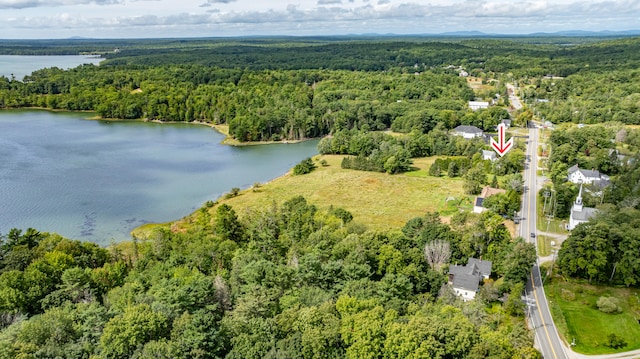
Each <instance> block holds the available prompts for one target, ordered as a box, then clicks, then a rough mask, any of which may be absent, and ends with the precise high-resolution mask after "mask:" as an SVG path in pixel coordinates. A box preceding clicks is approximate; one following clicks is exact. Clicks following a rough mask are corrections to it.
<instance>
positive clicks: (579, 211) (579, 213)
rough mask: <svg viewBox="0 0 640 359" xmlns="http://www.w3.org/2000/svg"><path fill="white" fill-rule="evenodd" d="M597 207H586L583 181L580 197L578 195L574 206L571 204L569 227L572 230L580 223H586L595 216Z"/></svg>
mask: <svg viewBox="0 0 640 359" xmlns="http://www.w3.org/2000/svg"><path fill="white" fill-rule="evenodd" d="M596 212H598V210H597V209H595V208H591V207H585V206H584V205H583V204H582V183H581V184H580V192H578V197H576V201H575V202H573V206H571V215H570V216H569V224H568V225H567V229H568V230H570V231H572V230H573V229H574V228H576V226H577V225H579V224H580V223H585V222H587V221H589V218H591V217H593V216H594V215H595V214H596Z"/></svg>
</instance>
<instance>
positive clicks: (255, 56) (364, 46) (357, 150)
mask: <svg viewBox="0 0 640 359" xmlns="http://www.w3.org/2000/svg"><path fill="white" fill-rule="evenodd" d="M115 49H118V50H117V51H115ZM78 53H96V54H98V53H99V54H101V55H102V56H104V57H105V61H104V62H103V63H101V64H100V66H94V65H84V66H80V67H77V68H75V69H70V70H66V71H65V70H61V69H57V68H49V69H42V70H38V71H35V72H34V73H32V74H31V75H29V76H26V77H25V78H24V79H9V78H6V77H0V108H30V107H39V108H45V109H51V110H72V111H93V112H95V113H96V114H97V115H98V116H99V117H102V118H106V119H142V120H156V121H178V122H205V123H208V124H214V125H228V128H229V134H230V135H231V136H232V137H234V138H235V139H237V140H239V141H243V142H247V141H249V142H250V141H282V140H299V139H305V138H312V137H324V138H323V139H322V140H321V142H320V144H319V148H318V149H319V152H320V153H322V154H342V155H347V156H346V157H345V159H344V160H343V163H342V166H343V167H344V168H350V169H359V170H369V171H380V172H387V173H389V174H395V173H398V172H403V171H409V170H411V164H412V163H411V161H412V159H413V158H415V157H424V156H436V155H437V156H446V157H441V158H438V159H437V160H436V161H434V163H433V165H432V166H431V168H429V175H431V176H438V177H439V176H443V175H445V174H446V175H447V176H448V177H452V178H453V177H462V178H464V189H465V190H466V191H467V192H468V193H469V194H474V193H478V192H479V191H480V189H481V188H482V186H484V185H487V184H491V185H493V186H496V185H497V184H498V183H500V186H501V187H503V188H507V189H508V192H507V193H506V194H504V195H496V196H494V197H492V198H493V199H490V200H488V201H487V206H488V207H490V208H491V209H492V211H486V212H484V213H482V214H473V213H468V212H459V213H455V214H454V215H452V216H451V217H450V218H447V219H446V221H445V220H443V219H442V218H440V217H439V215H438V214H437V213H425V214H424V215H423V216H420V217H416V218H413V219H411V220H409V221H408V222H406V224H405V225H404V226H403V227H402V228H401V229H395V230H393V229H391V230H387V231H372V230H369V229H367V228H366V227H365V226H364V225H362V224H360V223H359V222H358V218H354V216H353V215H352V214H351V213H350V212H348V211H347V210H346V209H343V208H334V207H330V208H318V207H316V206H315V205H314V204H313V203H310V202H308V201H307V199H305V198H304V197H294V198H290V199H283V200H285V201H284V202H283V203H280V204H276V203H273V205H271V206H265V207H264V208H260V209H254V210H252V211H249V212H248V213H243V214H242V215H239V214H238V213H236V211H235V210H234V208H232V207H230V206H228V205H225V204H216V203H215V202H213V201H211V202H207V204H206V205H205V206H204V207H203V208H201V209H199V210H197V211H196V213H195V214H194V215H192V216H191V217H189V221H190V222H189V224H188V226H186V227H185V228H184V230H183V231H171V230H170V229H162V228H160V229H156V230H155V231H154V232H153V233H151V235H150V236H149V237H148V238H132V241H131V242H128V243H120V244H114V245H111V246H109V247H108V248H101V247H99V246H97V245H94V244H91V243H86V242H80V241H75V240H70V239H66V238H62V237H60V236H59V235H56V234H52V233H44V232H39V231H37V230H35V229H27V230H24V231H23V230H20V229H13V230H10V231H9V232H8V233H3V234H2V235H0V329H1V330H0V358H43V357H47V358H48V357H56V358H57V357H59V358H343V357H347V358H418V357H429V358H513V357H519V358H539V357H540V354H539V352H537V351H536V350H535V349H534V348H533V338H532V335H531V333H530V332H529V331H528V329H527V327H526V325H525V322H524V318H523V317H522V316H523V314H524V308H525V307H524V303H523V302H522V301H521V299H520V295H521V293H522V291H523V288H524V283H525V282H526V279H527V276H528V274H529V272H530V269H531V265H532V263H534V262H535V260H536V249H535V247H534V246H533V245H532V244H528V243H525V241H524V240H523V239H522V238H512V236H511V234H510V232H509V230H508V229H507V228H506V227H505V225H504V223H505V220H504V219H505V218H507V217H509V216H511V215H512V213H513V211H514V208H519V200H520V196H519V194H520V193H522V191H523V190H524V188H523V187H522V177H521V175H520V174H519V172H520V171H522V169H523V165H524V164H523V163H524V153H523V152H522V150H521V148H522V146H523V143H520V141H517V142H516V144H517V146H516V147H518V148H516V149H515V150H513V151H511V152H510V153H509V154H508V155H507V156H504V157H502V158H500V159H499V160H497V161H496V162H495V163H490V161H488V160H483V159H482V158H481V155H480V150H481V149H483V148H485V146H486V144H485V143H484V141H483V140H481V139H477V140H465V139H462V138H461V137H456V136H450V135H449V134H450V130H452V129H453V128H455V127H456V126H458V125H473V126H477V127H478V128H480V129H482V130H484V131H487V132H491V131H494V128H495V126H496V125H497V124H499V123H500V122H501V121H502V120H503V119H505V118H509V117H512V118H513V125H514V126H516V127H519V126H521V127H525V126H526V125H527V124H528V122H529V121H530V120H532V119H533V118H534V117H536V118H539V119H543V120H545V119H546V120H549V121H552V122H553V123H555V124H561V123H565V122H567V123H576V124H577V123H581V124H593V126H585V127H583V128H575V129H574V128H572V127H567V128H566V129H565V128H561V129H559V130H557V131H554V132H553V134H552V135H551V136H550V138H549V146H550V148H551V156H550V157H549V159H548V161H549V162H548V167H549V170H550V171H549V176H550V178H551V180H552V182H553V185H554V189H555V192H556V196H557V197H558V206H557V207H556V211H557V215H558V216H559V217H562V216H567V215H568V213H569V209H570V206H571V201H573V199H574V198H575V195H576V193H577V188H576V187H575V186H572V185H571V184H567V183H565V181H564V178H565V177H566V170H567V168H568V166H570V165H572V164H574V163H577V164H579V165H580V166H581V167H585V168H594V169H598V170H600V171H602V172H603V173H606V174H610V175H612V186H610V187H609V188H608V189H607V190H606V191H605V192H604V195H603V196H602V197H600V198H596V197H595V196H594V197H592V198H591V197H588V196H586V197H587V198H586V201H587V204H591V203H595V202H598V201H599V202H601V203H602V205H601V206H600V207H599V208H600V209H601V211H600V212H599V215H598V216H597V217H596V218H595V219H593V220H592V221H591V222H589V223H586V224H582V225H580V226H578V227H577V228H576V229H575V230H574V232H572V233H571V235H570V236H569V238H568V239H567V240H566V241H565V242H564V244H563V245H562V248H561V250H560V251H559V253H558V260H557V263H558V266H559V268H560V270H561V272H562V273H563V275H566V276H567V277H574V278H578V279H585V280H588V281H590V282H595V283H607V284H619V285H626V286H637V285H638V283H639V281H640V266H639V265H638V260H637V248H638V246H639V244H640V243H638V238H640V233H639V232H638V228H640V222H639V221H638V218H640V216H639V215H638V211H639V210H640V193H639V189H638V186H637V184H638V183H640V164H639V163H640V159H638V158H637V155H636V154H637V153H638V148H640V142H638V139H639V138H640V135H639V131H638V130H634V129H631V128H629V127H628V125H632V124H638V123H639V121H640V120H639V119H640V117H639V116H640V115H639V114H638V112H639V110H640V107H639V106H638V98H637V94H638V92H640V91H638V90H639V89H638V83H640V82H639V81H637V77H638V73H639V72H638V70H637V68H638V65H639V64H640V38H620V39H588V40H586V39H580V38H559V39H549V38H545V39H540V38H515V39H510V38H498V39H489V38H440V39H433V38H429V39H425V38H400V39H395V38H394V39H392V38H384V37H382V38H374V39H350V38H294V39H289V38H284V39H280V38H277V39H233V40H228V39H226V40H225V39H184V40H176V39H162V40H95V41H94V40H84V39H78V40H59V41H52V42H50V43H46V42H41V41H40V42H39V41H27V42H20V41H0V54H23V55H25V54H78ZM460 69H464V70H465V71H467V72H468V74H469V75H470V76H471V77H474V78H477V79H479V83H480V89H475V91H474V89H472V88H470V86H468V83H467V79H466V78H465V76H460V75H459V74H460V72H459V71H460ZM507 82H510V83H518V84H519V86H520V91H521V95H522V98H523V99H524V100H525V101H526V104H527V108H525V109H524V110H522V111H516V112H513V113H512V114H510V113H509V112H507V109H509V106H510V104H509V100H508V94H507V88H506V86H505V84H506V83H507ZM496 95H497V96H496ZM474 99H478V100H486V101H492V100H493V102H494V104H495V105H494V106H491V107H489V108H488V109H481V110H478V111H471V110H470V109H469V108H468V105H467V102H468V101H469V100H474ZM608 121H615V122H608ZM612 150H613V151H612ZM616 151H618V152H616ZM618 154H623V155H626V156H628V158H631V157H633V156H634V155H636V160H635V162H634V161H625V162H620V161H619V160H618V159H619V157H618ZM614 157H615V159H614ZM314 166H315V164H314V162H313V160H310V159H307V160H304V161H303V162H301V163H300V164H298V166H296V169H295V170H294V172H295V175H299V176H304V175H305V173H308V172H310V171H312V170H313V169H314ZM498 177H500V180H498ZM238 191H239V189H238ZM435 248H439V249H440V250H441V253H440V254H442V256H440V257H439V258H440V259H439V260H437V261H435V260H434V257H433V256H430V255H428V253H432V252H433V251H434V250H435ZM470 257H474V258H482V259H484V260H489V261H492V263H493V274H492V276H491V278H490V279H489V280H487V281H486V282H485V284H484V285H483V286H482V287H481V289H480V291H479V293H478V295H477V297H476V299H475V300H474V301H471V302H462V301H461V300H460V299H459V298H458V297H457V296H456V295H455V294H454V293H453V292H452V291H451V289H450V288H449V287H448V286H443V284H444V283H446V282H447V275H446V270H447V267H448V265H450V264H457V263H465V262H466V261H467V259H468V258H470Z"/></svg>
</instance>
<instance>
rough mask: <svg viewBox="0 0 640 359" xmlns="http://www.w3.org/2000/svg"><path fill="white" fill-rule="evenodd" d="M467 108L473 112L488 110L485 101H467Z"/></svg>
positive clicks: (487, 104)
mask: <svg viewBox="0 0 640 359" xmlns="http://www.w3.org/2000/svg"><path fill="white" fill-rule="evenodd" d="M469 108H470V109H472V110H473V111H476V110H479V109H482V108H489V103H488V102H486V101H469Z"/></svg>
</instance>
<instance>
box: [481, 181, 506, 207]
mask: <svg viewBox="0 0 640 359" xmlns="http://www.w3.org/2000/svg"><path fill="white" fill-rule="evenodd" d="M498 193H507V191H505V190H503V189H500V188H492V187H489V186H485V187H484V188H483V189H482V192H480V195H479V196H478V197H476V198H475V199H474V200H473V212H474V213H482V212H484V211H486V210H487V209H486V208H484V206H483V204H484V199H485V198H487V197H491V196H493V195H495V194H498Z"/></svg>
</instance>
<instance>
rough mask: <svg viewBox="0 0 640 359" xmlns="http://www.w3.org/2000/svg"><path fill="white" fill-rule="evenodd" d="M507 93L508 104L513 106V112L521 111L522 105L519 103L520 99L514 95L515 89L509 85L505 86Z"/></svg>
mask: <svg viewBox="0 0 640 359" xmlns="http://www.w3.org/2000/svg"><path fill="white" fill-rule="evenodd" d="M507 93H508V94H509V103H510V104H511V106H513V108H514V110H519V109H521V108H522V103H520V99H519V98H518V95H517V93H516V88H515V87H514V86H513V85H511V84H507Z"/></svg>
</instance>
